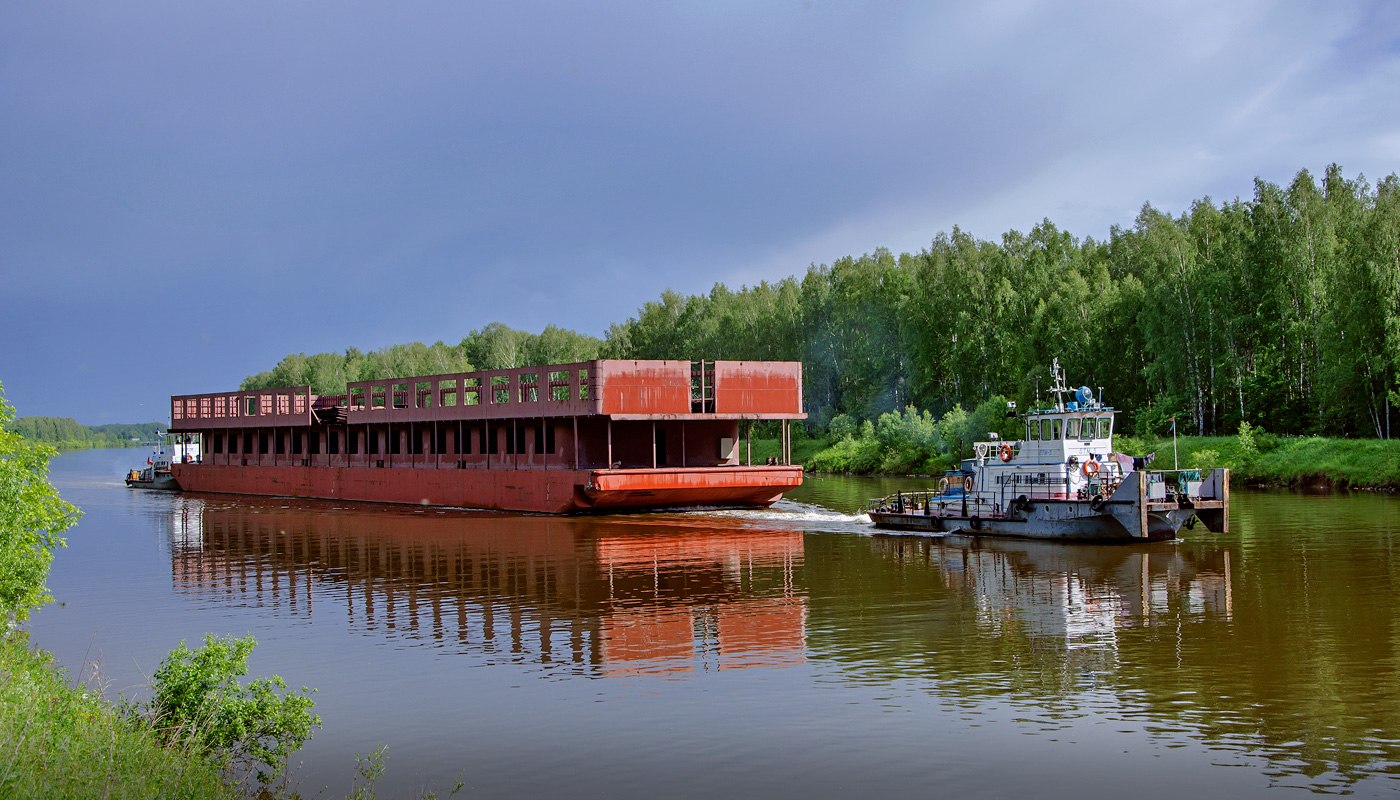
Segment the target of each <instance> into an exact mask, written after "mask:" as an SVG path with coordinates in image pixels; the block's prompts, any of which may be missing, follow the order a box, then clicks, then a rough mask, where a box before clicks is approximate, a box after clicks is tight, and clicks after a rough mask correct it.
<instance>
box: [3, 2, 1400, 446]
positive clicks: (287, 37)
mask: <svg viewBox="0 0 1400 800" xmlns="http://www.w3.org/2000/svg"><path fill="white" fill-rule="evenodd" d="M1396 87H1400V4H1394V3H1384V2H1378V3H1350V2H1335V3H1296V2H1247V1H1246V2H1231V3H1218V2H1173V3H1142V4H1136V3H1122V2H1102V3H1092V2H1069V3H1066V2H1037V1H1036V0H1021V1H1019V2H979V3H956V4H954V3H890V2H865V3H857V2H850V3H834V2H823V1H822V0H809V1H808V2H743V3H727V2H706V3H679V2H677V3H669V2H654V1H653V2H637V3H628V2H602V3H591V2H558V3H553V2H533V3H532V2H518V1H515V2H463V1H462V0H450V1H449V2H399V3H385V2H380V1H378V0H376V1H375V2H316V1H313V0H296V1H290V2H289V0H237V1H234V0H226V1H225V2H213V1H211V2H199V3H189V2H176V1H175V0H171V1H170V2H145V1H144V0H123V2H120V3H112V2H96V1H95V0H94V1H93V2H63V0H43V1H42V2H40V1H37V0H16V2H12V3H8V4H7V5H6V9H5V12H4V14H3V15H0V270H3V282H2V283H0V287H3V288H0V319H3V327H0V381H3V382H4V385H5V391H6V395H7V397H8V398H9V400H10V402H11V403H12V404H14V405H15V406H16V407H17V409H18V411H19V413H20V414H22V415H26V414H34V415H56V416H72V417H75V418H76V419H78V420H79V421H80V422H84V423H88V424H99V423H103V422H138V421H148V420H164V419H165V418H166V415H167V414H168V405H167V400H168V396H169V395H170V394H172V393H184V392H200V391H223V390H229V389H233V388H236V386H237V383H238V381H239V380H240V379H241V378H242V377H243V376H245V375H247V374H249V373H252V372H257V371H259V370H262V369H267V368H270V367H271V366H272V365H273V364H275V363H276V362H277V360H278V359H279V358H280V357H281V356H283V355H285V354H287V353H292V352H307V353H312V352H321V351H341V350H344V349H345V348H346V347H350V346H355V347H359V348H361V349H366V350H367V349H373V348H377V347H382V346H385V345H389V344H393V343H398V342H411V341H426V342H432V341H437V340H443V341H447V342H456V341H458V340H460V339H461V338H462V336H464V335H465V334H466V333H468V332H469V331H471V330H473V329H475V328H480V327H482V326H483V325H485V324H487V323H489V322H492V321H500V322H504V323H506V324H507V325H510V326H512V327H515V328H522V329H525V330H530V331H538V330H540V329H541V328H543V327H544V326H545V325H547V324H550V323H554V324H558V325H561V326H564V327H570V328H574V329H577V330H580V331H583V332H586V333H590V334H594V335H602V334H603V332H604V331H605V330H606V328H607V326H608V325H609V324H610V323H613V322H620V321H623V320H625V319H627V318H628V317H629V316H633V315H635V313H636V311H637V309H638V308H639V307H640V306H641V305H642V304H643V303H644V302H646V301H648V300H653V299H656V298H657V297H658V296H659V295H660V293H661V292H662V291H663V290H665V289H667V288H672V289H676V290H678V291H681V292H684V293H696V292H706V291H708V290H709V288H710V287H711V286H712V285H713V284H714V283H715V282H718V281H723V282H725V283H726V284H729V285H730V286H731V287H736V288H737V287H738V286H741V285H745V284H755V283H757V282H759V281H761V280H769V281H772V280H777V279H780V278H783V277H785V276H788V275H801V274H802V273H803V272H805V271H806V269H807V267H808V266H809V265H810V264H812V263H829V262H831V261H833V260H835V259H837V258H840V257H842V256H845V255H857V254H860V253H863V252H869V251H871V250H874V249H875V248H876V247H888V248H890V249H893V250H895V251H896V252H900V251H917V250H920V249H922V248H924V247H926V246H927V245H928V243H929V242H930V241H931V240H932V239H933V238H934V236H936V235H937V234H938V233H939V232H940V231H947V230H950V229H951V228H952V227H953V226H954V225H958V226H960V227H962V228H963V229H964V230H968V231H970V232H971V233H973V234H974V235H976V236H978V237H980V238H988V239H996V238H998V237H999V236H1000V235H1001V234H1002V233H1003V232H1005V231H1007V230H1009V229H1013V228H1014V229H1018V230H1023V231H1024V230H1027V229H1029V228H1030V227H1031V226H1033V225H1034V224H1036V223H1037V222H1038V221H1040V220H1041V219H1043V218H1047V217H1048V218H1049V219H1050V220H1051V221H1053V222H1054V223H1055V224H1057V225H1058V226H1060V227H1061V228H1065V229H1067V230H1069V231H1071V232H1073V233H1074V234H1075V235H1077V236H1080V237H1084V236H1094V237H1096V238H1102V237H1104V236H1105V235H1106V234H1107V233H1108V231H1109V229H1110V227H1111V226H1113V225H1124V226H1127V225H1131V223H1132V220H1133V217H1134V216H1135V215H1136V213H1137V211H1138V209H1139V208H1140V207H1141V205H1142V204H1143V203H1144V202H1151V203H1152V204H1153V205H1155V206H1157V207H1158V208H1161V209H1163V210H1166V211H1170V212H1172V213H1180V212H1182V211H1184V210H1185V209H1186V208H1187V206H1188V205H1189V203H1190V202H1191V201H1192V200H1194V199H1197V198H1200V197H1203V196H1210V197H1212V198H1214V199H1215V200H1217V201H1222V200H1227V199H1230V198H1234V197H1236V196H1244V197H1248V196H1249V195H1250V194H1252V191H1253V187H1252V182H1253V179H1254V178H1255V177H1256V176H1258V177H1262V178H1264V179H1266V180H1271V181H1275V182H1279V183H1285V182H1287V181H1288V180H1290V179H1291V178H1292V176H1293V175H1294V174H1295V173H1296V172H1297V171H1298V170H1299V169H1301V168H1308V169H1310V170H1312V171H1313V172H1314V173H1320V172H1321V171H1322V170H1323V169H1324V168H1325V167H1326V166H1327V164H1329V163H1331V162H1337V163H1339V164H1341V165H1342V167H1343V169H1344V170H1345V172H1346V173H1347V174H1348V175H1349V176H1355V175H1356V174H1358V173H1362V174H1365V175H1366V176H1367V177H1368V178H1369V179H1371V180H1372V181H1373V182H1374V180H1376V179H1378V178H1380V177H1383V176H1385V175H1388V174H1390V173H1392V172H1395V171H1397V170H1400V89H1397V88H1396ZM703 355H704V354H702V353H697V354H695V356H696V357H702V356H703Z"/></svg>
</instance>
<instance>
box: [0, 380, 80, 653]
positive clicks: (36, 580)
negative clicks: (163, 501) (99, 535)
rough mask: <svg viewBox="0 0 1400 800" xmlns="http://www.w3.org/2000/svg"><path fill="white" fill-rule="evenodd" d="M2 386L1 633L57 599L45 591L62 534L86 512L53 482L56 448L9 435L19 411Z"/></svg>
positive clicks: (0, 414)
mask: <svg viewBox="0 0 1400 800" xmlns="http://www.w3.org/2000/svg"><path fill="white" fill-rule="evenodd" d="M4 389H5V387H4V385H3V384H0V630H4V629H7V628H9V627H11V626H13V625H14V624H15V623H17V622H22V621H24V620H25V619H26V618H28V616H29V612H30V611H31V610H33V609H34V608H36V607H38V606H40V605H43V604H44V603H46V602H48V601H49V600H51V599H52V598H51V597H50V596H49V593H48V590H47V589H46V588H45V587H44V581H45V580H46V579H47V578H48V574H49V565H50V564H51V563H52V562H53V551H54V550H56V549H58V548H61V547H63V546H64V541H63V538H62V537H60V536H59V534H60V533H62V532H63V531H65V530H67V529H68V528H70V527H72V526H73V523H75V522H77V521H78V518H79V517H80V516H82V512H81V511H79V510H78V509H77V508H76V507H74V506H73V505H71V504H70V503H67V502H65V501H64V500H63V499H62V498H60V497H59V496H58V490H56V489H54V488H53V484H51V483H49V459H50V458H52V457H53V456H54V455H55V451H54V449H53V448H51V447H48V446H47V445H42V444H37V443H34V442H30V441H27V440H25V439H24V437H22V436H20V435H19V434H17V433H15V432H13V431H12V430H10V425H11V423H12V422H13V421H14V418H15V411H14V408H13V407H11V406H10V404H9V403H8V402H6V400H5V396H4Z"/></svg>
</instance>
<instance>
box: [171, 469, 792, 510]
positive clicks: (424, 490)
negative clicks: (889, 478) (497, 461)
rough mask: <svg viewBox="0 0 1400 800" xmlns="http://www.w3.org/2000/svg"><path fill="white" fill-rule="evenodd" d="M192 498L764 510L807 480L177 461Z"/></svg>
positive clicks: (703, 472) (672, 472) (736, 474)
mask: <svg viewBox="0 0 1400 800" xmlns="http://www.w3.org/2000/svg"><path fill="white" fill-rule="evenodd" d="M174 473H175V478H176V480H177V481H178V482H179V485H180V488H181V489H182V490H184V491H189V492H204V493H215V494H239V495H264V496H274V497H305V498H314V499H322V500H351V501H364V502H373V503H395V504H408V505H425V506H447V507H455V508H477V509H490V510H500V511H527V512H537V513H546V514H575V513H587V512H605V511H606V512H613V511H639V510H646V509H659V508H687V507H729V508H733V507H766V506H769V505H772V504H773V503H774V502H776V501H777V500H778V499H780V498H781V497H782V495H783V493H784V492H787V491H789V490H791V489H793V488H795V487H797V486H800V485H801V484H802V468H801V467H796V466H761V467H717V468H685V469H681V468H677V469H669V470H667V469H661V470H640V469H639V470H626V469H594V470H589V469H583V470H570V469H521V470H494V469H492V470H487V469H422V468H366V467H328V466H318V467H302V466H276V467H273V466H268V467H258V468H256V469H248V468H246V467H240V466H232V465H227V466H225V465H219V464H207V463H206V464H177V465H175V466H174Z"/></svg>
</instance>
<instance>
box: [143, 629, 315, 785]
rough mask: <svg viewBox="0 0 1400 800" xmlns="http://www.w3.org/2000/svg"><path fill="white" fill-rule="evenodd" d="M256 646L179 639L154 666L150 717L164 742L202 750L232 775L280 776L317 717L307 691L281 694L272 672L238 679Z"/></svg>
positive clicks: (236, 641)
mask: <svg viewBox="0 0 1400 800" xmlns="http://www.w3.org/2000/svg"><path fill="white" fill-rule="evenodd" d="M255 644H256V642H255V641H254V639H253V637H252V636H245V637H243V638H241V639H235V638H233V637H218V636H214V635H212V634H210V635H207V636H205V637H204V646H203V647H201V648H199V649H197V650H190V649H189V648H188V647H186V646H185V643H184V642H180V645H179V646H178V647H176V648H175V649H174V650H173V651H171V653H170V655H169V656H167V657H166V659H165V661H164V662H162V663H161V665H160V668H159V669H157V670H156V674H155V676H154V678H153V680H152V683H151V688H152V689H154V696H153V697H152V699H151V703H150V708H149V714H150V718H151V720H152V723H153V724H154V726H155V730H156V731H157V732H158V733H159V734H160V735H161V736H162V737H163V738H164V740H165V741H166V742H168V743H171V744H176V745H181V746H189V747H192V748H194V749H197V750H199V751H201V752H203V753H206V754H208V755H209V756H210V757H212V758H214V759H215V760H216V761H218V762H219V763H220V764H222V765H223V767H224V768H225V769H226V770H227V771H229V772H230V774H231V776H232V777H233V778H234V779H235V780H239V781H241V780H244V779H245V778H247V777H249V776H252V775H256V777H257V778H258V780H259V781H260V782H263V783H266V782H269V781H271V780H274V779H276V778H278V777H281V776H282V775H283V774H284V772H285V770H286V766H287V759H288V758H289V757H290V756H291V754H292V753H293V752H295V751H296V750H297V749H298V748H300V747H301V746H302V745H303V744H305V743H306V741H307V740H308V739H310V738H311V734H312V732H313V729H314V728H319V727H320V726H321V718H320V717H318V716H316V715H315V714H313V713H311V708H312V706H314V705H315V703H313V702H312V700H311V698H310V697H309V696H308V695H309V694H310V693H311V690H309V689H306V688H302V690H301V692H300V693H288V694H282V693H281V692H282V691H283V690H284V689H286V684H285V683H284V682H283V681H282V679H281V678H280V677H278V676H276V675H274V676H272V677H271V678H258V679H257V680H254V681H253V682H252V683H250V684H248V685H247V686H243V685H241V684H240V683H239V682H238V679H239V678H241V677H243V676H244V675H247V674H248V655H249V654H250V653H251V652H252V650H253V646H254V645H255Z"/></svg>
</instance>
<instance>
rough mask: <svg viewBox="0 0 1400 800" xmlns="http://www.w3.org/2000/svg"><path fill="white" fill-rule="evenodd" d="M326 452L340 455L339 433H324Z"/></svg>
mask: <svg viewBox="0 0 1400 800" xmlns="http://www.w3.org/2000/svg"><path fill="white" fill-rule="evenodd" d="M326 452H327V453H329V454H331V455H333V456H338V455H340V431H326Z"/></svg>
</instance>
